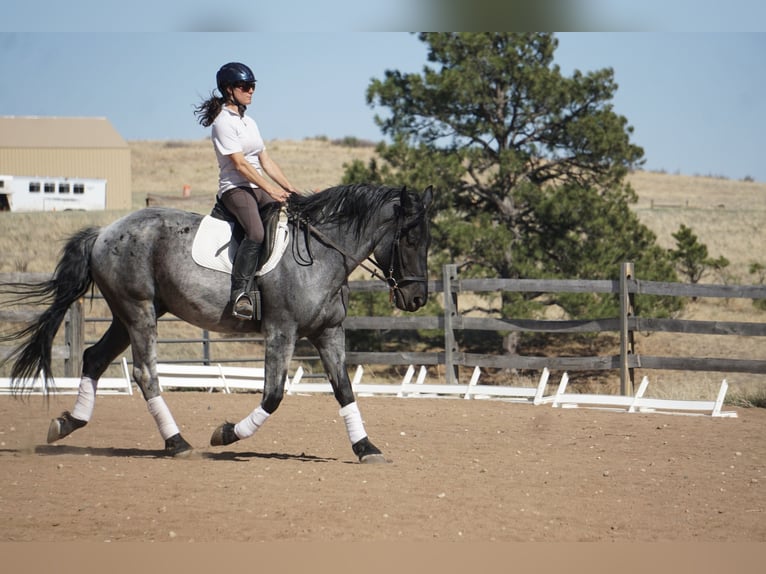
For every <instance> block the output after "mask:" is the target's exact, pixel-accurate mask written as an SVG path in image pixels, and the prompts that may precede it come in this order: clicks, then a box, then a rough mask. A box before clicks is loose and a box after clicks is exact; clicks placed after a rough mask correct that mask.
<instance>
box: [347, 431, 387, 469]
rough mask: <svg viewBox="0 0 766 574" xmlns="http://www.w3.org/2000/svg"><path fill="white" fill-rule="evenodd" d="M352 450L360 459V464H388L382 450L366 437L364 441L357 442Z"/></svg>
mask: <svg viewBox="0 0 766 574" xmlns="http://www.w3.org/2000/svg"><path fill="white" fill-rule="evenodd" d="M351 448H352V449H353V451H354V454H355V455H356V456H357V457H358V458H359V462H361V463H363V464H376V463H381V462H388V461H387V460H386V459H385V457H384V456H383V453H382V452H380V449H379V448H378V447H376V446H375V445H374V444H372V443H371V442H370V439H368V438H367V437H364V438H363V439H362V440H360V441H357V442H355V443H354V444H353V445H352V446H351Z"/></svg>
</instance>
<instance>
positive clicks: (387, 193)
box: [287, 183, 402, 237]
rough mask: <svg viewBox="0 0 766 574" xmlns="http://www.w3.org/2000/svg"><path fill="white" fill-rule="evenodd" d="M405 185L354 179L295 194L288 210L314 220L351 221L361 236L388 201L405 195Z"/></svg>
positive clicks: (356, 233) (324, 221) (329, 221)
mask: <svg viewBox="0 0 766 574" xmlns="http://www.w3.org/2000/svg"><path fill="white" fill-rule="evenodd" d="M401 193H402V188H401V187H390V186H385V185H372V184H367V183H354V184H350V185H338V186H335V187H330V188H327V189H325V190H324V191H321V192H319V193H315V194H312V195H297V194H294V195H291V196H290V198H289V199H288V204H287V205H288V212H289V213H290V214H291V215H292V216H293V217H298V218H301V219H304V220H307V221H309V222H311V223H336V224H338V225H348V226H349V227H350V228H351V229H352V230H353V232H354V234H355V235H356V236H357V237H359V235H360V234H361V232H362V230H363V229H366V228H367V227H368V225H369V224H370V221H371V220H372V218H373V216H374V215H375V214H376V213H377V212H378V211H379V210H380V209H381V207H383V206H384V205H385V204H387V203H389V202H391V201H393V200H396V199H399V197H401Z"/></svg>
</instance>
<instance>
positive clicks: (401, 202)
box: [399, 185, 411, 212]
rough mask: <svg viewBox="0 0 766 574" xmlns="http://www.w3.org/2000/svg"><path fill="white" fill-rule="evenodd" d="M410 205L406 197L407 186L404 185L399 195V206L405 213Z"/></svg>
mask: <svg viewBox="0 0 766 574" xmlns="http://www.w3.org/2000/svg"><path fill="white" fill-rule="evenodd" d="M410 203H411V202H410V198H409V196H408V195H407V186H406V185H403V186H402V191H401V193H400V194H399V205H401V206H402V208H404V211H405V212H406V211H407V209H408V208H409V206H410Z"/></svg>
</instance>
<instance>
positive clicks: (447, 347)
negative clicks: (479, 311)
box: [442, 265, 459, 384]
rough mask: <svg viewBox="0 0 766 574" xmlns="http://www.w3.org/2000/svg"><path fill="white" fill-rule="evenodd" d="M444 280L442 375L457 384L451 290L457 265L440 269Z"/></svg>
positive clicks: (454, 311) (454, 309)
mask: <svg viewBox="0 0 766 574" xmlns="http://www.w3.org/2000/svg"><path fill="white" fill-rule="evenodd" d="M442 275H443V281H444V375H445V377H446V379H447V384H457V383H458V380H459V376H458V365H457V364H455V355H456V354H457V352H458V348H457V341H456V340H455V331H454V319H455V318H456V317H457V311H458V308H457V293H453V292H452V283H453V281H456V280H457V265H445V266H444V269H443V270H442Z"/></svg>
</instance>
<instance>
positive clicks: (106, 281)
mask: <svg viewBox="0 0 766 574" xmlns="http://www.w3.org/2000/svg"><path fill="white" fill-rule="evenodd" d="M201 220H202V216H201V215H199V214H196V213H191V212H187V211H182V210H179V209H173V208H167V207H148V208H145V209H141V210H139V211H135V212H133V213H130V214H128V215H126V216H124V217H122V218H120V219H118V220H116V221H114V222H113V223H111V224H110V225H107V226H106V227H104V228H103V229H102V230H101V233H100V234H99V236H98V239H97V240H96V243H95V245H94V247H93V251H92V253H91V268H92V272H93V277H94V279H95V280H96V283H97V284H98V285H99V287H101V288H102V290H104V289H106V290H110V291H121V290H122V289H123V288H126V289H132V290H134V291H136V293H137V294H138V295H139V296H150V295H151V292H152V291H153V290H154V289H155V287H154V286H155V284H157V283H161V282H162V281H163V280H166V279H167V277H168V276H169V275H170V273H163V271H162V270H163V269H167V270H168V271H172V270H173V269H180V267H181V266H183V265H184V263H185V262H186V261H187V260H189V259H190V253H191V244H192V242H193V240H194V234H195V233H196V231H197V229H198V228H199V223H200V221H201Z"/></svg>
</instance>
